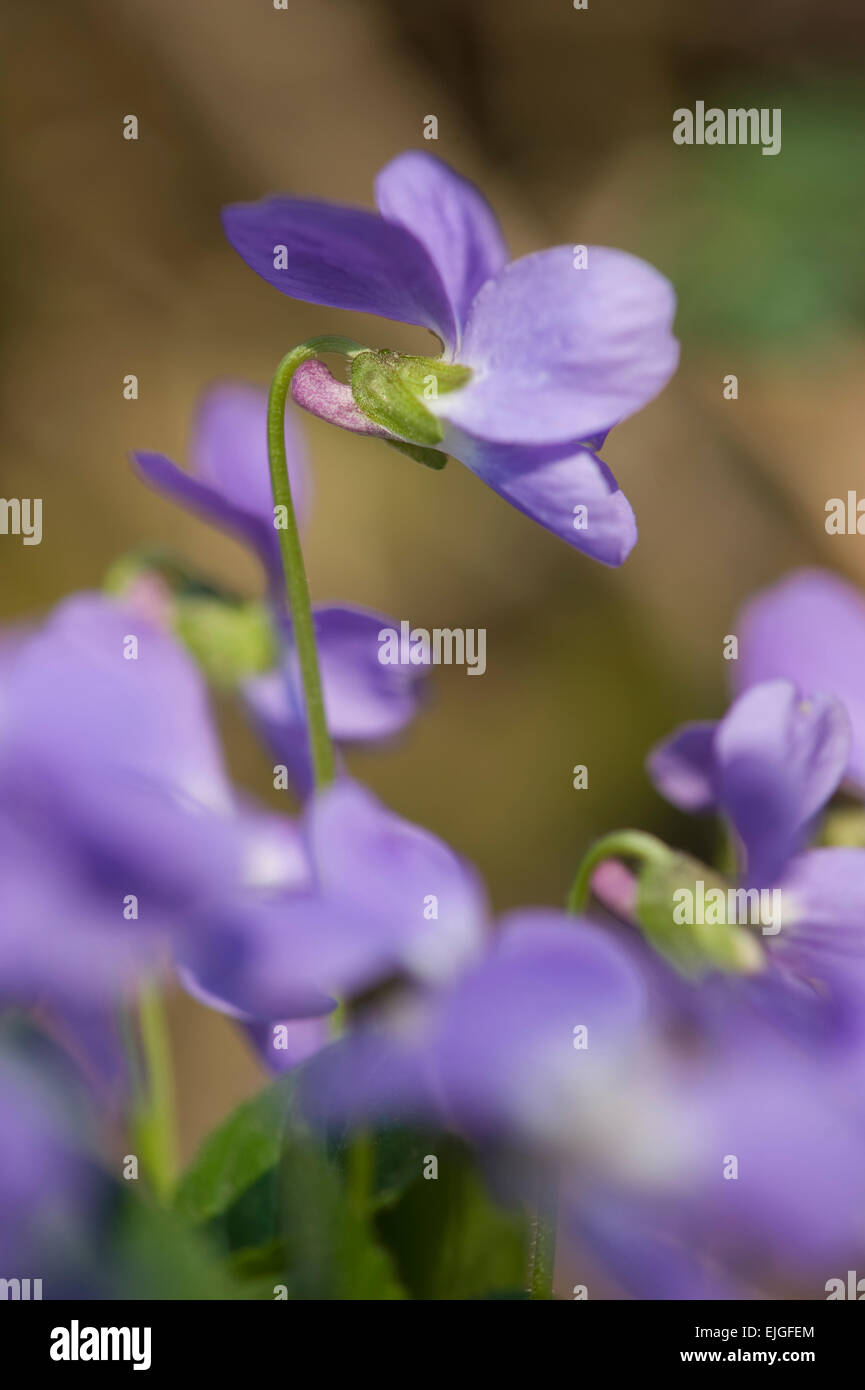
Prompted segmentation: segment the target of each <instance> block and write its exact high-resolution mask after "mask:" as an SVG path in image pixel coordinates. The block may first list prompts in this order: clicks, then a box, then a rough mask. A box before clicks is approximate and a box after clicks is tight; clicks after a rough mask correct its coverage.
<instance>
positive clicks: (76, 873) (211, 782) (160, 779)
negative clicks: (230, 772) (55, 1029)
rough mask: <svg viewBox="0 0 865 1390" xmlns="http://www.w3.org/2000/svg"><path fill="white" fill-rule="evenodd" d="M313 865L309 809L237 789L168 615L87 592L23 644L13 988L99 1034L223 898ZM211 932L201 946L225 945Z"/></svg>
mask: <svg viewBox="0 0 865 1390" xmlns="http://www.w3.org/2000/svg"><path fill="white" fill-rule="evenodd" d="M304 872H305V860H304V856H303V851H302V847H301V845H300V842H299V839H298V836H297V833H296V831H295V830H294V828H293V826H292V823H291V822H290V821H288V820H282V819H277V818H276V817H274V816H270V815H268V814H265V813H263V812H260V811H257V810H254V809H249V808H247V807H246V806H245V805H244V804H242V803H240V802H239V801H238V800H237V798H236V797H235V795H234V793H233V791H232V788H231V786H230V783H229V781H228V778H227V775H226V772H225V768H224V765H223V761H222V755H221V751H220V748H219V744H218V741H217V737H216V732H215V729H214V727H213V723H212V720H211V716H210V711H209V708H208V703H207V696H206V692H205V689H204V685H203V681H202V679H201V677H200V675H199V673H198V671H197V670H196V668H195V666H194V664H193V662H192V661H191V659H190V658H189V657H188V655H187V654H186V653H185V652H184V650H183V649H182V647H180V645H179V644H178V643H177V642H176V641H175V640H174V639H173V638H172V637H171V636H170V635H169V634H167V633H166V632H165V631H164V630H163V629H162V628H161V627H160V626H158V625H154V624H153V623H152V622H150V621H149V620H148V619H146V618H144V617H143V616H142V615H141V614H140V613H138V612H136V611H135V610H133V609H130V608H128V607H125V606H124V605H123V604H121V603H118V602H116V601H114V600H112V599H110V598H108V597H106V596H104V595H100V594H81V595H77V596H76V597H74V598H71V599H68V600H67V601H65V602H64V603H63V604H61V605H60V607H59V608H58V609H57V610H56V611H55V612H54V613H53V614H52V615H51V616H50V617H49V618H48V620H47V621H46V622H45V623H44V625H43V626H42V627H41V628H39V629H38V630H36V631H34V632H32V633H31V634H30V635H29V636H27V637H25V638H23V639H22V640H20V641H19V642H17V643H16V644H15V649H14V652H13V653H12V654H11V655H10V658H9V660H8V661H6V662H5V663H4V665H3V671H2V680H0V875H2V880H3V889H4V891H3V898H2V908H0V998H2V999H3V1000H4V1001H5V1002H9V1001H15V1002H18V1003H20V1004H27V1005H41V1006H43V1007H44V1008H46V1009H48V1010H49V1011H51V1012H52V1015H53V1016H55V1017H56V1016H59V1017H60V1018H61V1019H62V1020H63V1021H64V1022H65V1023H70V1024H72V1026H73V1027H74V1028H75V1030H76V1033H77V1034H78V1036H79V1041H80V1039H81V1038H82V1037H89V1038H92V1037H93V1036H94V1033H95V1034H98V1033H99V1031H100V1030H99V1028H98V1021H99V1020H100V1019H101V1018H102V1017H103V1015H104V1013H105V1011H108V1012H109V1014H110V1011H111V1009H112V1006H113V1005H114V1004H115V1003H116V1001H117V1000H118V999H119V998H120V997H122V995H123V992H124V991H125V989H126V988H127V986H128V985H129V984H130V983H131V982H132V981H133V980H135V979H138V978H139V977H140V976H141V975H142V974H143V973H153V972H155V971H157V970H158V969H159V966H160V962H161V959H162V957H163V955H164V954H165V953H166V951H167V949H168V948H169V947H171V946H176V944H177V942H178V941H179V940H180V939H181V938H182V937H183V935H184V933H186V932H187V931H189V930H191V929H192V926H191V924H192V922H193V921H194V920H202V921H204V922H206V915H207V914H206V909H207V907H208V905H209V904H215V903H219V902H220V901H222V900H223V899H224V898H225V897H226V896H227V895H229V894H239V893H241V892H250V893H258V892H262V891H266V890H268V889H271V888H273V887H274V886H285V885H286V884H287V883H291V882H296V881H298V878H299V876H300V875H302V874H303V873H304ZM197 914H200V916H197ZM205 935H206V939H205V940H202V941H201V942H200V943H199V945H198V950H199V952H200V953H203V954H205V955H206V954H207V953H208V952H209V951H210V950H213V951H215V952H219V951H220V950H221V949H222V947H221V946H220V943H219V942H218V940H217V939H216V937H215V936H214V935H213V934H212V933H210V932H207V933H206V934H205Z"/></svg>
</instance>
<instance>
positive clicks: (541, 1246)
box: [528, 1200, 556, 1303]
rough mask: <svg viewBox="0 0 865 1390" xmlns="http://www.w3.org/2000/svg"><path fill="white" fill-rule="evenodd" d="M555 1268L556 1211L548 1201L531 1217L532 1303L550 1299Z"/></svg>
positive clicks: (530, 1277) (530, 1273) (530, 1265)
mask: <svg viewBox="0 0 865 1390" xmlns="http://www.w3.org/2000/svg"><path fill="white" fill-rule="evenodd" d="M555 1268H556V1210H555V1202H554V1201H550V1200H548V1201H547V1203H546V1204H545V1205H543V1206H541V1205H539V1206H538V1207H537V1208H536V1209H535V1210H534V1211H533V1212H532V1215H531V1226H530V1235H529V1278H528V1294H529V1298H530V1299H531V1301H532V1302H533V1303H539V1302H546V1303H548V1302H549V1301H550V1300H551V1299H552V1297H553V1275H554V1273H555Z"/></svg>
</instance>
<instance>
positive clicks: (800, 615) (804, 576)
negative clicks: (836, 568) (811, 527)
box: [730, 569, 865, 792]
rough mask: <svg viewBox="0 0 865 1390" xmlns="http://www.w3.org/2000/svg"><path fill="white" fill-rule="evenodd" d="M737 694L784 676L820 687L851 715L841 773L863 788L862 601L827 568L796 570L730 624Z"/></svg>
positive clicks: (864, 689) (864, 646)
mask: <svg viewBox="0 0 865 1390" xmlns="http://www.w3.org/2000/svg"><path fill="white" fill-rule="evenodd" d="M735 631H736V633H737V634H738V636H739V656H738V660H737V661H734V662H731V663H730V674H731V677H732V680H733V684H734V688H735V689H736V690H737V691H742V690H747V689H749V688H750V687H751V686H752V685H756V684H757V683H759V682H761V681H767V680H777V679H785V680H791V681H794V682H795V684H796V685H798V686H799V687H800V688H801V689H802V690H826V691H828V692H829V693H830V694H832V695H834V696H836V698H837V699H839V700H840V701H841V703H842V704H843V706H844V708H845V709H846V711H847V716H848V718H849V720H850V734H851V739H850V756H849V759H848V762H847V767H846V771H845V777H846V778H847V779H848V780H849V781H850V782H852V783H854V784H855V785H856V787H857V788H858V789H859V791H860V792H862V791H865V598H863V595H862V593H861V592H860V590H859V589H858V588H856V587H855V585H853V584H850V583H848V582H847V580H845V579H841V578H840V577H839V576H838V575H836V574H832V573H831V572H830V571H829V570H819V569H801V570H796V571H794V572H793V573H792V574H790V575H787V576H786V577H785V578H784V579H782V580H781V581H780V582H779V583H777V584H774V585H773V586H772V587H771V588H769V589H766V590H764V591H763V592H762V593H760V594H757V595H756V596H755V597H754V598H751V599H749V600H748V602H747V603H746V604H745V605H744V607H743V609H742V611H741V613H740V615H739V618H738V620H737V622H736V624H735Z"/></svg>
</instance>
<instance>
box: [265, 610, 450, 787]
mask: <svg viewBox="0 0 865 1390" xmlns="http://www.w3.org/2000/svg"><path fill="white" fill-rule="evenodd" d="M313 621H314V624H315V632H316V638H317V640H318V659H319V667H320V670H321V683H322V694H323V696H324V708H325V714H326V716H327V725H328V728H329V730H330V733H331V736H332V737H333V738H334V739H335V740H336V741H337V742H348V743H367V742H370V743H372V742H376V741H378V740H380V739H386V738H389V737H391V735H393V734H395V733H398V732H399V730H400V729H403V728H405V726H406V725H407V724H408V723H410V721H411V720H412V719H413V718H414V716H415V714H416V713H417V709H418V702H419V698H420V686H419V683H420V681H422V680H423V678H424V676H425V675H426V674H427V673H426V671H425V670H424V669H423V668H421V667H417V666H401V665H395V666H391V665H383V664H382V662H381V661H380V660H379V653H380V651H381V646H380V643H379V640H378V636H379V633H380V632H381V631H382V630H383V629H388V628H391V627H393V626H394V623H393V620H392V619H391V618H386V617H385V616H384V615H383V614H381V613H371V612H369V611H368V610H367V609H363V608H352V607H350V606H348V605H340V604H334V605H328V606H323V607H317V608H315V609H314V612H313ZM243 698H244V701H245V703H246V706H247V708H248V710H249V712H250V714H251V715H252V718H253V721H254V722H255V724H256V725H257V727H258V729H259V731H260V733H261V735H262V737H263V738H265V739H266V741H267V742H268V743H269V744H270V746H271V747H272V748H273V749H274V751H275V752H276V754H277V755H278V756H279V758H280V759H281V761H283V762H284V763H285V764H286V766H287V767H288V769H289V771H290V774H291V777H292V781H293V782H294V783H295V785H297V786H298V787H299V790H301V792H302V793H304V794H305V793H306V792H307V791H309V790H310V789H311V785H312V783H311V780H310V777H311V772H312V768H311V764H310V761H309V756H308V742H309V740H308V736H307V731H306V717H305V714H304V708H303V702H302V698H301V695H300V673H299V670H298V668H297V657H296V654H295V653H294V651H293V650H290V651H289V652H288V654H287V655H286V658H285V661H284V663H283V664H282V665H281V666H279V667H277V669H276V670H274V671H268V672H266V673H265V674H264V675H262V676H254V677H252V678H251V679H250V680H248V681H246V682H245V683H244V686H243Z"/></svg>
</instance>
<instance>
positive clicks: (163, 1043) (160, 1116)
mask: <svg viewBox="0 0 865 1390" xmlns="http://www.w3.org/2000/svg"><path fill="white" fill-rule="evenodd" d="M138 1021H139V1027H140V1030H141V1045H142V1051H143V1054H144V1061H145V1066H146V1071H147V1091H146V1094H145V1096H144V1098H143V1100H142V1102H141V1104H140V1108H139V1112H138V1116H137V1121H136V1137H137V1139H138V1141H139V1143H140V1145H141V1148H142V1158H143V1160H144V1165H145V1168H146V1170H147V1172H148V1176H149V1178H150V1181H151V1183H152V1184H153V1190H154V1193H155V1195H156V1197H157V1198H158V1200H159V1201H160V1202H166V1201H168V1200H169V1198H170V1197H171V1194H172V1192H173V1190H174V1184H175V1182H176V1180H177V1171H178V1162H177V1131H176V1113H175V1106H174V1076H173V1072H172V1066H171V1047H170V1044H169V1040H168V1024H167V1020H166V1017H165V1006H164V1004H163V1002H162V998H161V996H160V993H159V990H158V988H157V987H156V985H155V984H146V985H144V986H143V987H142V989H141V991H140V994H139V998H138Z"/></svg>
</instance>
